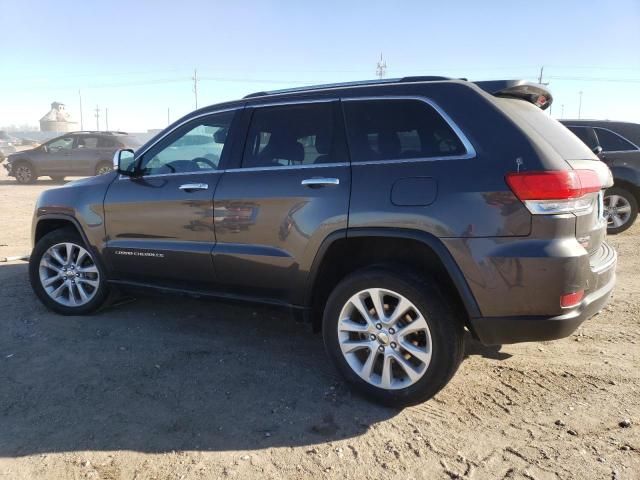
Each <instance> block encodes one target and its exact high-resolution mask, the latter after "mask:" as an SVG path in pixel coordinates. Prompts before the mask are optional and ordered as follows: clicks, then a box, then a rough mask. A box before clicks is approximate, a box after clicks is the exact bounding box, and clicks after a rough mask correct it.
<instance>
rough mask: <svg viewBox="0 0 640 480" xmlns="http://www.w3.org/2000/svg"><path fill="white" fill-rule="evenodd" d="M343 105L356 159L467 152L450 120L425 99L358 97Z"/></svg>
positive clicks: (353, 156)
mask: <svg viewBox="0 0 640 480" xmlns="http://www.w3.org/2000/svg"><path fill="white" fill-rule="evenodd" d="M343 105H344V113H345V119H346V126H347V135H348V140H349V147H350V149H351V159H352V161H354V162H368V161H380V160H396V159H412V158H428V157H448V156H459V155H464V154H465V153H467V151H466V149H465V147H464V145H463V144H462V142H461V141H460V139H459V138H458V136H457V135H456V133H455V132H454V131H453V130H452V129H451V127H450V126H449V124H448V123H447V122H446V121H445V120H444V119H443V118H442V116H441V115H440V114H439V113H438V112H437V111H436V110H435V109H434V108H433V107H431V106H430V105H428V104H426V103H424V102H422V101H419V100H410V99H408V100H385V99H380V100H355V101H345V102H344V103H343Z"/></svg>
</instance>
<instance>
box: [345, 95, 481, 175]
mask: <svg viewBox="0 0 640 480" xmlns="http://www.w3.org/2000/svg"><path fill="white" fill-rule="evenodd" d="M341 100H342V101H343V102H358V101H378V100H414V101H418V102H423V103H426V104H427V105H429V106H430V107H431V108H433V109H434V110H435V111H436V113H438V115H440V116H441V117H442V119H443V120H444V121H445V123H446V124H447V125H449V128H451V130H453V133H455V134H456V135H457V137H458V139H459V140H460V142H461V143H462V145H463V146H464V148H465V150H466V153H465V154H463V155H437V156H432V157H416V158H397V159H394V158H390V159H386V160H365V161H364V162H354V161H352V162H351V164H352V165H364V164H372V163H404V162H420V161H436V160H469V159H471V158H475V157H476V156H477V154H476V149H475V148H474V147H473V145H472V144H471V142H470V141H469V139H468V138H467V136H466V135H465V134H464V132H463V131H462V129H461V128H460V127H458V125H457V124H456V122H454V121H453V119H452V118H451V117H450V116H449V115H448V114H447V112H445V111H444V110H443V109H442V108H441V107H440V106H439V105H438V104H437V103H436V102H434V101H433V100H431V99H430V98H427V97H423V96H418V95H389V96H387V95H384V96H382V95H381V96H367V97H343V98H341ZM345 129H346V130H347V131H348V126H347V125H346V121H345ZM347 137H348V133H347Z"/></svg>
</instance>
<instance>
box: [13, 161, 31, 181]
mask: <svg viewBox="0 0 640 480" xmlns="http://www.w3.org/2000/svg"><path fill="white" fill-rule="evenodd" d="M16 179H17V180H18V181H19V182H21V183H29V182H30V181H31V180H32V179H33V172H32V171H31V168H29V167H28V166H27V165H20V166H18V168H16Z"/></svg>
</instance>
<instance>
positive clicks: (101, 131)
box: [68, 130, 129, 135]
mask: <svg viewBox="0 0 640 480" xmlns="http://www.w3.org/2000/svg"><path fill="white" fill-rule="evenodd" d="M68 133H69V134H70V135H75V134H78V133H101V134H103V135H104V134H106V135H129V134H128V133H127V132H121V131H119V130H76V131H73V132H68Z"/></svg>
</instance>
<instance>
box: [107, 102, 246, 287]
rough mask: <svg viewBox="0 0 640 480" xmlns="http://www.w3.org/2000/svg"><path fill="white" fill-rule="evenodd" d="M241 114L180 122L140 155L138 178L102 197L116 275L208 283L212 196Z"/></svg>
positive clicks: (111, 263) (164, 281) (115, 186)
mask: <svg viewBox="0 0 640 480" xmlns="http://www.w3.org/2000/svg"><path fill="white" fill-rule="evenodd" d="M235 115H236V111H235V110H232V111H225V112H219V113H214V114H211V115H207V116H201V117H198V118H196V119H194V120H192V121H190V122H187V123H186V124H184V125H182V126H180V127H178V128H177V129H176V130H174V131H173V132H171V133H169V134H168V135H167V136H166V137H164V139H162V140H160V141H159V142H158V143H156V144H155V145H153V146H152V147H151V148H150V149H148V150H146V151H143V152H141V155H140V156H138V157H137V158H136V163H137V168H138V170H139V172H140V174H139V175H138V176H136V177H124V176H120V177H119V178H117V179H116V180H115V181H114V182H113V183H112V184H111V186H110V187H109V190H108V192H107V195H106V198H105V202H104V206H105V223H106V233H107V248H106V255H105V256H106V258H107V259H108V268H109V269H110V270H111V272H112V274H111V276H112V277H113V278H114V279H116V280H120V281H129V282H139V283H153V284H155V285H164V286H167V287H175V288H185V289H194V288H195V289H197V288H208V286H209V284H210V283H211V282H212V281H213V277H214V275H213V263H212V259H211V250H212V248H213V246H214V244H215V235H214V228H213V195H214V192H215V190H216V186H217V185H218V181H219V180H220V177H221V175H222V170H221V168H220V166H221V165H222V163H223V162H224V160H225V156H226V155H227V154H228V152H229V149H228V148H226V147H227V146H228V145H230V143H229V141H228V139H229V138H230V135H229V131H230V127H231V123H232V121H233V119H234V117H235Z"/></svg>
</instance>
